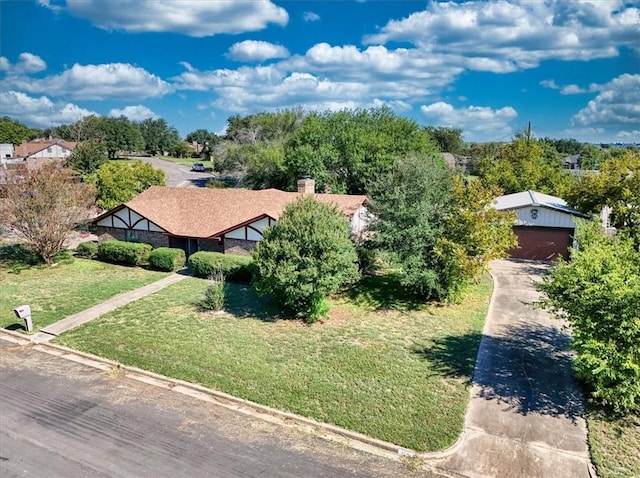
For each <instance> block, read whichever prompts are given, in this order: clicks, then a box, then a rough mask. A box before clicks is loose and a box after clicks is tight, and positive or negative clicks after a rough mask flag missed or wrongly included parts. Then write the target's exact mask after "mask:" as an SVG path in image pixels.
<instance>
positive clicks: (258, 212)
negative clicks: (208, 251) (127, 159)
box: [95, 186, 366, 238]
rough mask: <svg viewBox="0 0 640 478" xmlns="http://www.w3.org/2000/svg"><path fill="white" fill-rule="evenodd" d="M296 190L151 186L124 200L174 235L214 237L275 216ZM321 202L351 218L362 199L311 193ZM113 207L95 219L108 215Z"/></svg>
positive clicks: (292, 199)
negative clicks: (248, 222) (260, 218)
mask: <svg viewBox="0 0 640 478" xmlns="http://www.w3.org/2000/svg"><path fill="white" fill-rule="evenodd" d="M300 196H301V194H300V193H291V192H285V191H280V190H278V189H264V190H260V191H254V190H248V189H213V188H171V187H165V186H152V187H150V188H149V189H147V190H146V191H144V192H143V193H142V194H140V195H139V196H137V197H135V198H134V199H132V200H131V201H129V202H128V203H126V204H124V205H121V206H118V207H117V208H116V209H120V208H122V207H123V206H126V207H129V208H130V209H132V210H133V211H135V212H137V213H138V214H140V215H141V216H143V217H145V218H147V219H148V220H150V221H151V222H153V223H154V224H156V225H158V226H160V227H161V228H163V229H164V230H165V231H167V232H168V233H170V234H173V235H176V236H185V237H198V238H206V237H217V236H218V235H219V234H221V233H223V232H225V231H228V230H230V229H232V228H234V226H237V225H240V224H243V223H246V222H247V221H251V220H253V219H256V218H259V217H262V216H265V215H266V216H270V217H272V218H273V219H278V218H279V217H280V214H282V211H283V210H284V208H285V206H286V205H287V204H289V203H290V202H293V201H295V200H296V199H297V198H299V197H300ZM314 197H315V199H316V200H318V201H320V202H323V203H334V204H336V205H337V206H338V208H339V209H340V210H341V211H342V212H343V213H344V214H345V215H346V216H348V217H351V216H352V215H353V214H354V213H355V212H356V211H357V210H358V208H359V207H360V206H362V205H363V204H364V202H365V200H366V197H365V196H355V195H354V196H349V195H344V194H315V195H314ZM112 212H115V209H112V210H110V211H107V212H106V213H104V214H102V215H101V216H100V217H98V218H96V219H95V221H96V222H97V221H98V220H100V219H101V218H103V217H105V216H108V215H109V214H111V213H112Z"/></svg>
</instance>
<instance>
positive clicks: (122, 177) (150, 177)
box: [90, 160, 166, 209]
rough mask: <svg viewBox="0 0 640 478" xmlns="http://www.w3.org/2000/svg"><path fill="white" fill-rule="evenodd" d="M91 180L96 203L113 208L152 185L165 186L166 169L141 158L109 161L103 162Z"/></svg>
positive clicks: (102, 206)
mask: <svg viewBox="0 0 640 478" xmlns="http://www.w3.org/2000/svg"><path fill="white" fill-rule="evenodd" d="M90 181H91V182H92V183H93V184H94V185H95V188H96V193H97V199H96V205H97V206H98V207H100V208H102V209H111V208H113V207H116V206H118V205H119V204H122V203H125V202H127V201H130V200H131V199H133V198H134V197H135V196H137V195H138V194H140V193H141V192H142V191H144V190H146V189H148V188H150V187H151V186H164V184H165V182H166V176H165V173H164V171H160V170H159V169H155V168H154V167H153V166H151V165H150V164H147V163H143V162H142V161H139V160H127V161H124V160H121V161H109V162H107V163H105V164H103V165H102V166H101V167H100V169H98V170H97V171H96V172H95V174H94V175H92V176H91V178H90Z"/></svg>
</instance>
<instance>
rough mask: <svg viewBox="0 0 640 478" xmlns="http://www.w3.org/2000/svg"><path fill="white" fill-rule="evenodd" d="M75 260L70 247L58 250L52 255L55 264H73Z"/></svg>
mask: <svg viewBox="0 0 640 478" xmlns="http://www.w3.org/2000/svg"><path fill="white" fill-rule="evenodd" d="M73 260H74V257H73V252H72V251H70V250H68V249H64V250H62V251H58V252H56V253H55V254H54V256H53V257H52V261H53V263H54V264H71V263H72V262H73Z"/></svg>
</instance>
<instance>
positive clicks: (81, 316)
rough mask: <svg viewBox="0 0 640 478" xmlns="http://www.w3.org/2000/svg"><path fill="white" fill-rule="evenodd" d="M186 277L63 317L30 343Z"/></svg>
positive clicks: (178, 276) (45, 339)
mask: <svg viewBox="0 0 640 478" xmlns="http://www.w3.org/2000/svg"><path fill="white" fill-rule="evenodd" d="M187 277H189V276H187V275H183V274H172V275H170V276H168V277H165V278H164V279H160V280H159V281H156V282H153V283H151V284H148V285H146V286H144V287H140V288H139V289H135V290H132V291H130V292H125V293H124V294H119V295H116V296H115V297H112V298H111V299H109V300H107V301H106V302H102V303H100V304H98V305H95V306H93V307H91V308H89V309H86V310H83V311H81V312H78V313H77V314H73V315H70V316H68V317H65V318H64V319H62V320H59V321H58V322H56V323H54V324H51V325H49V326H47V327H45V328H43V329H42V330H41V331H40V332H39V333H37V334H36V335H34V336H33V337H32V338H31V341H32V342H33V343H37V344H38V343H43V342H48V341H50V340H51V339H53V338H54V337H56V336H57V335H60V334H61V333H62V332H66V331H67V330H71V329H73V328H75V327H78V326H79V325H82V324H84V323H85V322H89V321H90V320H93V319H96V318H98V317H100V316H101V315H104V314H106V313H107V312H111V311H112V310H114V309H117V308H118V307H122V306H123V305H126V304H128V303H129V302H133V301H134V300H138V299H140V298H141V297H144V296H146V295H149V294H153V293H154V292H157V291H159V290H160V289H164V288H165V287H167V286H169V285H171V284H175V283H176V282H179V281H181V280H183V279H186V278H187Z"/></svg>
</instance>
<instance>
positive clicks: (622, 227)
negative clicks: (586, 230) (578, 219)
mask: <svg viewBox="0 0 640 478" xmlns="http://www.w3.org/2000/svg"><path fill="white" fill-rule="evenodd" d="M565 198H566V200H567V202H568V203H569V204H570V205H571V206H573V207H575V208H576V209H577V210H578V211H581V212H584V213H599V212H600V210H601V209H602V208H603V207H604V206H608V207H609V208H611V215H610V221H611V225H612V226H613V227H615V228H616V229H618V231H620V233H622V234H625V235H628V236H629V237H631V239H632V240H633V241H634V243H635V244H636V246H637V247H639V248H640V152H637V151H635V152H634V151H630V150H627V151H625V152H624V153H623V154H622V155H620V156H617V157H615V158H612V159H610V160H608V161H606V162H605V163H604V164H603V165H602V166H601V168H600V172H599V173H598V174H587V175H583V176H580V177H578V179H577V180H576V182H575V184H574V185H573V187H572V188H571V189H570V190H569V191H568V193H567V194H566V195H565Z"/></svg>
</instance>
